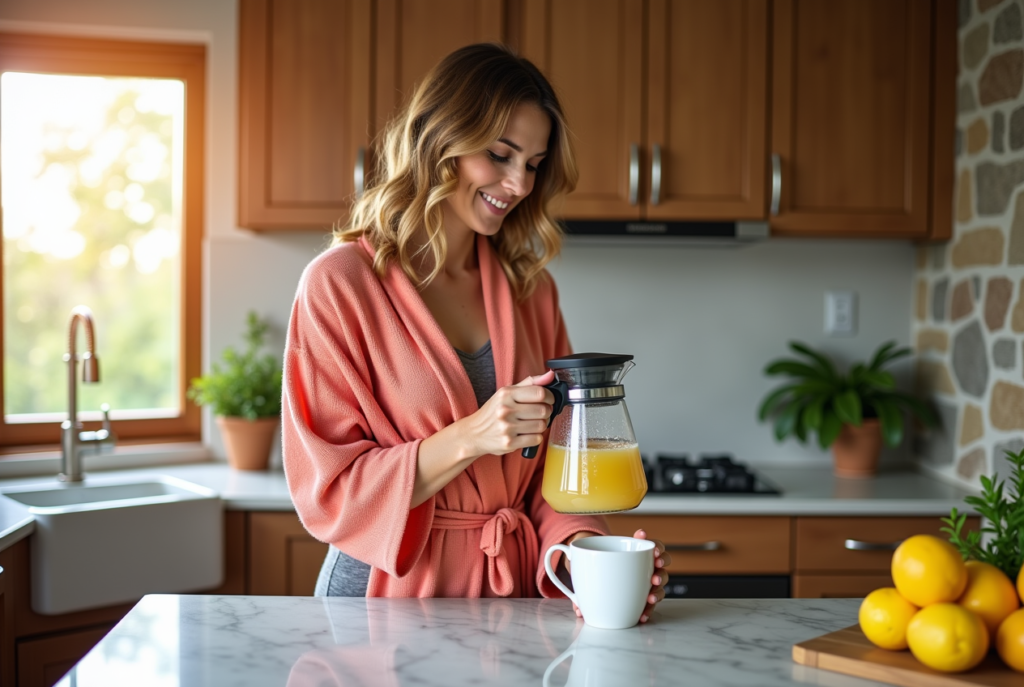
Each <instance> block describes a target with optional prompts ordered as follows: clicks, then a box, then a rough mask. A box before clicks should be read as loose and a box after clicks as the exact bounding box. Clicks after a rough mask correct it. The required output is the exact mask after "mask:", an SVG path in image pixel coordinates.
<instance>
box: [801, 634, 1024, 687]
mask: <svg viewBox="0 0 1024 687" xmlns="http://www.w3.org/2000/svg"><path fill="white" fill-rule="evenodd" d="M793 660H794V661H796V662H797V663H799V664H801V665H805V666H810V667H812V668H821V669H822V670H831V671H834V672H836V673H845V674H846V675H853V676H855V677H863V678H867V679H869V680H877V681H879V682H886V683H888V684H891V685H901V687H970V686H972V685H988V686H989V687H1011V686H1013V687H1021V685H1024V673H1015V672H1014V671H1012V670H1010V668H1008V667H1007V666H1006V664H1005V663H1003V662H1002V661H1001V660H999V657H998V656H996V655H995V654H994V653H990V654H989V655H988V656H986V657H985V660H984V661H982V662H981V663H980V664H979V665H978V666H976V667H975V668H974V669H972V670H969V671H967V672H966V673H943V672H940V671H937V670H932V669H931V668H928V667H927V666H925V665H923V664H922V663H920V662H919V661H918V660H917V659H916V658H914V657H913V656H912V655H911V653H910V651H909V650H907V651H888V650H886V649H879V648H878V647H877V646H875V645H874V644H872V643H871V642H870V641H868V638H867V637H865V636H864V633H863V632H861V631H860V626H859V625H853V626H851V627H848V628H846V629H845V630H839V631H838V632H832V633H830V634H827V635H822V636H821V637H817V638H815V639H809V640H807V641H806V642H800V643H799V644H794V645H793Z"/></svg>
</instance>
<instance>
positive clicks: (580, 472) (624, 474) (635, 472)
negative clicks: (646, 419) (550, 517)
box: [541, 438, 647, 513]
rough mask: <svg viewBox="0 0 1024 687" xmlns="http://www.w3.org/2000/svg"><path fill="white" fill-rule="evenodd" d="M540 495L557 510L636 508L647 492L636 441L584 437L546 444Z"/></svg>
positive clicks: (562, 511)
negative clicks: (578, 440)
mask: <svg viewBox="0 0 1024 687" xmlns="http://www.w3.org/2000/svg"><path fill="white" fill-rule="evenodd" d="M545 460H546V462H545V465H544V482H543V485H542V487H541V494H542V495H543V496H544V500H545V501H547V502H548V503H549V504H550V505H551V507H552V508H554V509H555V510H556V511H558V512H559V513H613V512H617V511H623V510H629V509H631V508H636V507H637V506H638V505H639V504H640V501H641V500H642V499H643V497H644V494H646V493H647V478H646V477H645V476H644V469H643V462H642V461H641V459H640V448H639V447H638V446H637V444H636V442H635V441H634V442H623V441H611V440H608V439H593V438H590V439H587V440H586V441H585V442H584V445H583V446H569V447H566V446H561V445H559V444H555V443H552V444H549V445H548V450H547V457H546V459H545Z"/></svg>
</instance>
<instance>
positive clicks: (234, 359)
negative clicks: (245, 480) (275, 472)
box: [188, 311, 281, 470]
mask: <svg viewBox="0 0 1024 687" xmlns="http://www.w3.org/2000/svg"><path fill="white" fill-rule="evenodd" d="M267 328H268V325H267V323H266V322H265V321H263V320H261V319H260V318H259V317H258V316H257V315H256V313H255V312H252V311H250V312H249V314H248V318H247V320H246V332H245V337H244V338H245V344H246V346H245V350H244V351H243V352H241V353H239V352H238V351H236V350H235V349H234V348H232V347H230V346H228V347H227V348H225V349H224V353H223V354H222V360H223V363H224V367H221V366H220V365H219V364H217V363H216V362H214V363H213V365H212V366H211V367H212V370H211V371H210V372H209V373H207V374H205V375H202V376H201V377H196V378H195V379H193V380H192V384H191V386H190V387H189V390H188V397H189V398H190V399H192V400H193V401H195V402H196V403H197V404H198V405H201V406H205V405H208V406H210V407H211V408H212V409H213V413H214V415H216V417H217V426H218V427H220V431H221V436H223V437H224V445H225V448H226V450H227V454H228V463H229V464H230V465H231V467H233V468H237V469H240V470H265V469H266V467H267V464H268V463H269V460H270V448H271V442H272V441H273V438H274V432H275V430H276V429H277V423H278V421H279V420H280V416H281V364H280V361H279V360H278V359H277V357H276V356H274V355H272V354H270V353H263V352H262V348H263V340H264V337H265V336H266V333H267Z"/></svg>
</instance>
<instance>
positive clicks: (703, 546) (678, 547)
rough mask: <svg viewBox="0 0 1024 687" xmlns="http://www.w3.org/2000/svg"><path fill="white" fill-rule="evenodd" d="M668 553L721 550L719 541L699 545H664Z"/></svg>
mask: <svg viewBox="0 0 1024 687" xmlns="http://www.w3.org/2000/svg"><path fill="white" fill-rule="evenodd" d="M665 548H666V549H668V550H669V551H718V550H719V549H720V548H722V542H720V541H706V542H702V543H700V544H666V545H665Z"/></svg>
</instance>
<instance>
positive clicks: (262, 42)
mask: <svg viewBox="0 0 1024 687" xmlns="http://www.w3.org/2000/svg"><path fill="white" fill-rule="evenodd" d="M239 14H240V25H239V42H240V59H239V67H240V72H239V114H240V126H239V129H240V136H241V138H240V142H239V143H240V145H239V212H238V214H239V219H238V223H239V224H240V225H241V226H243V227H249V228H252V229H294V228H315V229H320V230H325V229H329V228H330V227H331V225H332V224H333V223H335V222H336V221H345V219H347V215H348V211H349V203H350V202H351V200H352V196H353V194H354V192H355V177H356V165H357V164H358V163H359V159H360V158H361V157H362V155H361V152H362V151H365V150H366V147H367V146H368V144H369V140H370V122H371V99H370V82H371V74H372V68H371V60H370V59H369V55H370V41H371V27H372V24H371V3H370V0H336V1H334V2H322V1H321V0H240V3H239Z"/></svg>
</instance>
